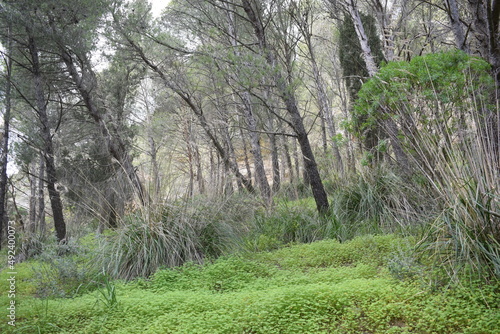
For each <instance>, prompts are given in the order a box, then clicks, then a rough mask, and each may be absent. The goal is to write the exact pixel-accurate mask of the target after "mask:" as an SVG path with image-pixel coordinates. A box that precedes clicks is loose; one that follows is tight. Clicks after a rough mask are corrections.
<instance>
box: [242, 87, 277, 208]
mask: <svg viewBox="0 0 500 334" xmlns="http://www.w3.org/2000/svg"><path fill="white" fill-rule="evenodd" d="M241 99H242V101H243V108H242V109H243V113H244V115H245V118H246V121H247V126H248V130H249V136H250V144H251V146H252V149H251V152H252V155H253V163H254V167H255V178H256V180H257V184H258V185H259V189H260V192H261V195H262V197H264V199H265V200H266V202H269V201H270V200H271V188H270V187H269V182H268V180H267V177H266V170H265V168H264V159H263V158H262V150H261V146H260V136H259V134H258V133H257V120H256V119H255V116H254V114H253V108H252V102H251V101H250V94H249V93H248V92H243V93H242V96H241Z"/></svg>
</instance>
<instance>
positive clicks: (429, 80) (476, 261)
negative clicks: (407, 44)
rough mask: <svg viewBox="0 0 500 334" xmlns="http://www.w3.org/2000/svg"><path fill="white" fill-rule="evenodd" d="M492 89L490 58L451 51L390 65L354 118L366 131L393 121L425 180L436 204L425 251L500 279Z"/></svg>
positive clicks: (450, 265)
mask: <svg viewBox="0 0 500 334" xmlns="http://www.w3.org/2000/svg"><path fill="white" fill-rule="evenodd" d="M495 92H496V90H495V83H494V80H493V78H492V77H491V75H490V65H489V64H488V63H486V62H485V61H484V60H481V59H479V58H476V57H472V56H470V55H467V54H465V53H464V52H461V51H452V52H443V53H438V54H429V55H425V56H421V57H415V58H414V59H412V60H411V61H410V62H394V63H389V64H387V65H386V66H385V67H383V68H382V69H381V70H380V72H379V73H378V74H377V76H375V77H374V78H372V79H370V80H369V81H368V82H366V83H365V84H364V85H363V87H362V89H361V91H360V92H359V99H358V100H357V101H356V107H355V113H354V115H355V116H354V117H355V118H356V117H359V118H363V119H366V123H365V124H364V126H365V128H366V129H368V128H370V127H371V126H373V125H379V126H385V127H387V129H386V130H387V131H388V133H389V132H390V131H393V130H391V129H390V128H389V124H392V127H393V128H394V127H395V128H396V129H397V133H395V134H394V135H395V136H396V137H397V139H398V140H399V141H400V143H401V147H402V148H403V150H404V152H405V154H406V156H407V158H408V161H409V164H411V167H412V168H408V167H409V166H403V168H405V169H406V171H407V173H408V174H411V179H413V180H415V177H414V176H415V175H418V176H419V178H420V179H422V177H423V178H425V180H426V181H425V185H426V186H427V188H422V193H424V194H425V195H426V196H427V197H428V198H429V199H431V200H434V201H435V203H436V206H435V208H436V209H437V210H436V214H435V215H434V217H432V219H429V221H431V222H432V223H431V226H430V227H429V229H428V230H427V236H426V238H425V241H424V242H423V243H422V244H423V245H425V246H426V247H422V249H423V250H425V251H430V252H432V254H433V256H434V259H435V261H436V265H437V266H439V267H441V268H443V269H445V271H446V272H447V274H448V276H449V278H452V279H457V278H459V277H460V276H463V275H464V274H465V276H467V275H469V274H470V273H471V272H473V273H475V274H476V275H480V276H482V277H483V278H484V279H486V280H490V279H492V278H495V279H498V278H499V277H500V270H499V269H500V243H499V242H498V240H500V233H499V229H498V225H499V223H500V218H499V217H500V194H499V189H500V183H499V180H500V179H499V178H498V168H499V161H500V160H499V153H498V131H499V130H498V121H499V118H498V117H499V115H500V113H499V112H498V107H497V106H495V103H497V102H498V101H496V102H495V100H494V96H495ZM497 99H498V97H497ZM388 121H390V122H388ZM362 132H363V131H361V132H360V133H359V135H361V133H362Z"/></svg>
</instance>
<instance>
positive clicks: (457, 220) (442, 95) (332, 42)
mask: <svg viewBox="0 0 500 334" xmlns="http://www.w3.org/2000/svg"><path fill="white" fill-rule="evenodd" d="M0 22H1V25H2V30H1V36H0V37H1V41H2V46H3V48H2V57H3V64H2V77H1V80H2V85H1V99H2V102H3V108H2V111H3V130H2V144H1V148H0V149H1V152H0V153H1V173H0V218H1V222H2V228H0V231H2V233H1V234H0V245H2V247H6V238H5V236H6V224H7V221H9V220H10V221H14V220H15V221H16V224H17V225H16V226H17V230H18V231H19V233H18V235H17V237H18V239H19V240H18V245H19V248H18V255H17V258H16V260H17V261H21V260H25V259H27V258H31V257H33V256H37V255H39V254H41V253H42V252H43V250H44V249H45V248H46V247H47V245H48V244H50V243H58V244H59V245H61V246H68V245H71V244H72V243H74V242H76V241H75V240H78V239H79V238H81V237H83V236H86V235H88V234H91V233H92V235H95V236H96V238H99V240H100V250H99V252H98V255H96V256H97V257H96V261H97V262H98V263H99V264H100V265H101V266H102V267H105V268H106V270H107V271H108V272H109V274H110V275H112V276H114V277H121V278H134V277H138V276H148V275H150V274H152V273H154V272H155V271H156V269H157V268H159V267H161V266H175V265H181V264H183V263H185V262H186V261H196V262H203V261H204V260H206V259H207V258H214V257H217V256H219V255H221V254H224V253H226V252H230V251H232V250H234V249H235V248H237V247H241V246H242V245H243V247H247V248H252V249H256V250H264V249H272V248H275V247H279V245H284V244H287V243H290V242H311V241H315V240H320V239H325V238H335V239H338V240H341V241H346V240H349V239H352V238H353V237H354V236H357V235H361V234H367V233H372V234H382V233H403V234H405V235H408V234H409V235H415V236H418V237H419V238H420V239H421V240H422V242H421V246H422V249H424V250H425V251H430V252H431V254H432V255H433V258H434V259H435V260H436V263H438V264H439V265H440V267H442V268H444V271H445V273H446V275H447V276H448V277H451V278H457V277H461V276H462V275H468V274H471V273H473V274H474V275H479V276H480V277H481V278H482V279H483V280H485V281H490V280H492V279H493V280H496V279H498V277H499V276H500V195H499V189H500V187H499V186H500V181H499V180H500V178H499V168H500V151H499V149H500V147H499V142H500V132H499V129H500V112H499V106H498V93H499V87H500V46H499V33H500V32H499V22H500V4H499V2H498V1H497V0H467V1H460V0H459V1H455V0H443V1H440V0H439V1H433V0H431V1H423V0H395V1H393V2H384V1H378V0H367V1H361V0H360V1H357V2H356V1H353V0H345V1H344V0H339V1H333V0H323V1H320V0H318V1H314V0H302V1H298V0H297V1H295V0H288V1H257V0H238V1H232V0H227V1H226V0H206V1H197V0H177V1H171V2H170V3H169V4H168V6H167V7H166V8H165V10H164V11H163V13H162V15H161V16H160V17H153V16H152V13H151V8H150V6H149V5H148V4H147V3H145V2H144V1H121V0H78V1H76V0H68V1H58V0H50V1H49V0H44V1H25V0H16V1H1V2H0ZM308 201H309V202H308ZM304 203H306V204H304ZM311 207H312V208H313V209H310V208H311Z"/></svg>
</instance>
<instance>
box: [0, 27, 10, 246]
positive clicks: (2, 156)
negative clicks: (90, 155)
mask: <svg viewBox="0 0 500 334" xmlns="http://www.w3.org/2000/svg"><path fill="white" fill-rule="evenodd" d="M7 29H8V31H7V48H6V52H7V54H6V56H5V71H6V80H5V93H4V94H5V97H4V103H5V110H4V114H3V133H2V134H1V135H2V136H1V143H0V145H1V146H0V166H1V167H0V249H2V240H3V230H4V226H5V224H6V223H7V219H6V218H7V214H6V210H5V209H6V207H7V203H6V199H7V196H6V195H7V181H8V179H7V163H8V156H9V135H10V113H11V108H12V103H11V91H12V83H11V78H12V60H11V58H10V57H11V54H12V38H11V27H10V26H9V27H7Z"/></svg>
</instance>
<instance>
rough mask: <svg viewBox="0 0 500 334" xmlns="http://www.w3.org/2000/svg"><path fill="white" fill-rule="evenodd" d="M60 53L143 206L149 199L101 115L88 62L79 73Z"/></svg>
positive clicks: (124, 150) (122, 145) (69, 58)
mask: <svg viewBox="0 0 500 334" xmlns="http://www.w3.org/2000/svg"><path fill="white" fill-rule="evenodd" d="M61 53H62V54H61V56H62V59H63V61H64V63H65V64H66V68H67V70H68V72H69V74H70V76H71V78H72V80H73V82H74V83H75V85H76V87H77V89H78V91H79V93H80V95H81V96H82V98H83V102H84V103H85V106H86V107H87V110H88V112H89V114H90V116H91V117H92V119H93V120H94V122H95V124H96V125H97V127H98V128H99V131H100V132H101V134H102V136H103V139H104V143H105V145H106V147H107V149H108V151H109V153H110V154H111V156H112V157H113V158H115V159H116V160H118V162H120V165H121V167H122V168H123V170H124V171H125V173H126V175H127V177H128V179H129V180H130V182H131V184H132V186H133V188H134V189H135V190H136V192H137V195H138V196H139V199H140V201H141V203H142V204H143V205H145V204H146V203H148V202H149V197H148V195H147V193H146V191H145V189H144V187H143V185H142V182H141V180H140V179H139V176H138V175H137V172H136V170H135V168H134V165H133V163H132V158H131V157H130V155H129V153H128V150H127V148H126V145H125V143H124V141H123V139H122V138H121V137H120V135H119V133H118V131H110V128H112V127H113V125H112V124H107V122H106V120H105V114H103V113H102V112H101V110H100V109H99V107H98V103H97V101H96V98H95V95H94V94H93V90H95V88H96V87H97V83H96V78H95V74H94V73H93V71H92V70H91V69H90V68H88V67H90V64H89V63H88V62H89V61H88V60H85V62H86V64H85V66H86V68H82V69H81V71H79V70H78V69H77V68H76V66H75V64H74V61H73V57H72V56H71V54H70V52H69V51H67V50H65V49H61ZM111 130H112V129H111ZM47 171H48V166H47Z"/></svg>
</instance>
